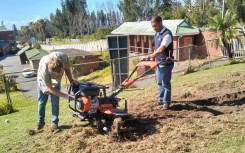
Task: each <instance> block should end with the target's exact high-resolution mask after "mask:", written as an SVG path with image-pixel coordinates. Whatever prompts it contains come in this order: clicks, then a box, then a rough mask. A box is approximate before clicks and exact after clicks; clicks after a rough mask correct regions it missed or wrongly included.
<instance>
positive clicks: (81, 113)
mask: <svg viewBox="0 0 245 153" xmlns="http://www.w3.org/2000/svg"><path fill="white" fill-rule="evenodd" d="M139 66H149V67H150V69H148V70H147V71H145V72H144V73H143V74H142V75H141V76H139V77H137V78H135V79H131V80H130V78H131V77H132V76H133V74H134V73H135V71H136V70H137V68H138V67H139ZM156 67H157V63H156V62H155V61H150V60H146V61H141V62H140V63H138V65H137V66H136V67H135V68H134V70H133V71H132V73H131V74H130V75H129V77H128V78H127V79H126V80H125V81H124V82H123V83H122V84H121V85H119V87H118V89H116V90H115V91H113V92H112V93H111V94H110V95H108V96H107V95H106V89H108V88H109V87H108V86H104V85H99V84H96V83H91V82H86V83H80V84H79V85H71V86H70V88H69V91H68V94H69V95H71V96H74V100H72V99H71V98H69V100H68V103H69V107H70V109H71V110H72V115H73V117H78V118H80V119H81V120H82V121H90V122H91V123H94V121H96V126H97V128H98V130H99V131H100V132H103V133H106V132H112V133H115V134H119V133H120V131H122V130H123V129H124V127H123V123H124V122H125V120H126V118H127V116H128V109H127V101H126V100H125V103H124V108H123V109H119V108H118V107H119V105H118V104H119V101H120V100H121V99H119V98H117V97H116V96H117V95H118V94H119V93H120V92H121V91H123V89H125V88H128V87H130V86H131V85H132V84H133V83H134V82H135V81H137V80H138V79H139V78H141V77H143V76H145V75H146V74H147V73H149V72H150V71H151V70H154V69H155V68H156ZM72 92H73V94H72ZM72 102H73V103H72Z"/></svg>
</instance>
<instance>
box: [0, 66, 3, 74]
mask: <svg viewBox="0 0 245 153" xmlns="http://www.w3.org/2000/svg"><path fill="white" fill-rule="evenodd" d="M2 72H3V65H1V64H0V74H2Z"/></svg>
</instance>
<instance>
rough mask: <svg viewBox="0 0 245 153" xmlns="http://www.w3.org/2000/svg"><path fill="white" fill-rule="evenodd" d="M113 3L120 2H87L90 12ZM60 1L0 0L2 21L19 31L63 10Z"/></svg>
mask: <svg viewBox="0 0 245 153" xmlns="http://www.w3.org/2000/svg"><path fill="white" fill-rule="evenodd" d="M110 1H113V3H114V5H115V6H116V4H117V2H118V0H87V5H88V9H89V11H93V10H94V11H96V10H97V9H98V8H99V9H101V4H102V3H105V4H106V3H107V2H110ZM60 2H61V1H60V0H0V21H4V25H5V26H6V27H7V28H8V29H12V25H13V24H15V25H16V27H17V29H20V27H21V26H23V25H27V24H28V23H29V22H31V21H32V22H35V21H36V20H38V19H43V18H48V17H49V14H50V13H55V11H56V9H57V8H59V9H60V8H61V4H60Z"/></svg>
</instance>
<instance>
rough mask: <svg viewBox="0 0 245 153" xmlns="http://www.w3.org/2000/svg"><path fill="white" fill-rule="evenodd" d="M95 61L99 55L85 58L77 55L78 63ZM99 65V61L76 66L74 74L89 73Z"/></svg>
mask: <svg viewBox="0 0 245 153" xmlns="http://www.w3.org/2000/svg"><path fill="white" fill-rule="evenodd" d="M97 61H99V57H87V58H82V57H78V63H89V62H97ZM99 66H100V65H99V63H93V64H86V65H82V66H81V67H79V68H78V71H77V74H76V75H78V76H81V75H83V74H88V73H91V72H92V71H93V70H95V69H98V68H99Z"/></svg>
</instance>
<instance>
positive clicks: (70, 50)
mask: <svg viewBox="0 0 245 153" xmlns="http://www.w3.org/2000/svg"><path fill="white" fill-rule="evenodd" d="M51 52H62V53H65V54H66V55H67V56H69V57H70V56H82V57H94V56H100V55H98V54H93V53H91V52H87V51H83V50H78V49H74V48H68V49H55V50H52V51H51Z"/></svg>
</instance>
